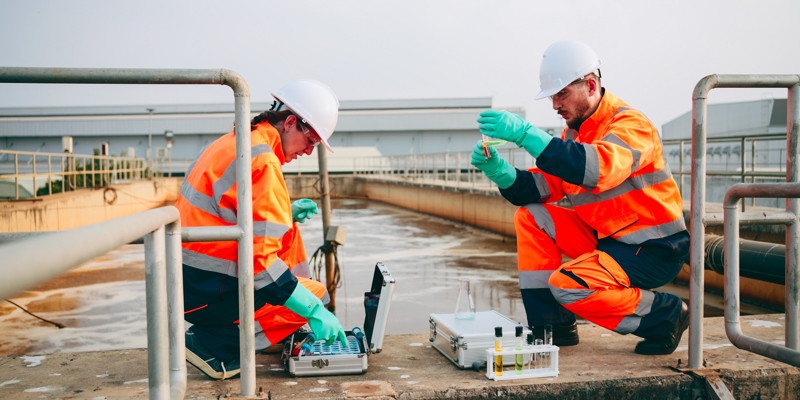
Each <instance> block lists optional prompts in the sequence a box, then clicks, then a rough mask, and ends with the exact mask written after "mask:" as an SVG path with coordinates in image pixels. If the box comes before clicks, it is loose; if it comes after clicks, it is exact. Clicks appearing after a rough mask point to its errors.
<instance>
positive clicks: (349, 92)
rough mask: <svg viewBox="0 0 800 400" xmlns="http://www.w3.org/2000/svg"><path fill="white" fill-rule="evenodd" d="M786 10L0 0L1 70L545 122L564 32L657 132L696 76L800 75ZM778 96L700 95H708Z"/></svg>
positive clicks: (155, 92) (798, 10) (676, 2)
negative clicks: (308, 90)
mask: <svg viewBox="0 0 800 400" xmlns="http://www.w3.org/2000/svg"><path fill="white" fill-rule="evenodd" d="M798 15H800V1H797V0H759V1H739V0H727V1H717V0H699V1H698V0H692V1H686V0H673V1H622V0H597V1H590V0H561V1H548V2H544V1H532V0H527V1H525V0H494V1H474V0H449V1H436V0H426V1H417V0H405V1H394V2H392V1H367V0H362V1H354V0H341V1H310V0H292V1H285V2H276V1H255V0H226V1H209V0H193V1H177V0H176V1H168V0H158V1H150V0H137V1H128V2H121V1H107V0H102V1H93V0H74V1H69V2H67V1H45V0H42V1H13V0H0V66H13V67H92V68H179V69H184V68H201V69H206V68H213V69H216V68H226V69H230V70H234V71H236V72H238V73H239V74H241V75H242V76H243V77H244V78H245V80H246V81H247V82H248V84H249V87H250V91H251V101H253V102H262V101H271V100H272V98H271V96H270V94H269V93H270V91H273V90H276V89H277V88H279V87H280V86H281V85H282V84H284V83H286V82H288V81H291V80H294V79H298V78H312V79H317V80H319V81H322V82H324V83H326V84H327V85H328V86H330V87H331V88H332V89H333V91H334V92H335V93H336V94H337V96H338V97H339V99H340V100H376V99H426V98H461V97H493V99H494V107H496V108H503V107H523V108H525V109H526V111H527V119H528V121H529V122H531V123H533V124H535V125H538V126H559V125H561V124H562V122H561V120H560V118H559V117H558V115H557V114H556V113H555V111H553V110H552V108H551V103H550V102H549V100H547V99H545V100H538V101H537V100H534V99H533V98H534V96H535V95H536V94H537V93H538V91H539V64H540V62H541V57H542V53H543V52H544V50H545V49H546V48H547V47H548V46H549V45H550V44H551V43H553V42H555V41H558V40H563V39H573V40H580V41H583V42H585V43H586V44H588V45H589V46H590V47H591V48H593V49H594V51H595V52H596V53H597V54H598V55H599V56H600V58H602V59H603V60H604V62H605V65H604V66H603V68H602V69H601V71H602V74H603V78H602V83H603V86H604V87H605V88H606V89H607V90H608V91H610V92H611V93H613V94H615V95H616V96H618V97H620V98H622V99H623V100H624V101H626V102H627V103H628V104H630V105H631V106H632V107H634V108H636V109H638V110H640V111H642V112H643V113H644V114H645V115H647V116H648V117H649V118H650V119H651V120H652V122H653V123H654V124H655V125H656V126H657V127H658V128H659V129H661V125H663V124H664V123H666V122H669V121H670V120H672V119H674V118H676V117H678V116H680V115H682V114H683V113H686V112H688V111H690V110H691V95H692V90H693V88H694V86H695V85H696V84H697V82H698V81H699V80H700V79H701V78H703V77H704V76H706V75H711V74H800V51H798V46H797V42H796V40H795V39H794V38H795V37H796V35H797V32H798V31H797V28H796V26H797V16H798ZM792 27H795V28H794V29H792ZM785 97H786V90H785V89H715V90H713V91H712V92H711V94H710V96H709V102H710V103H722V102H731V101H746V100H760V99H763V98H785ZM224 102H231V103H232V102H233V96H232V92H231V90H230V89H229V88H227V87H224V86H206V85H202V86H183V85H182V86H173V85H124V86H123V85H49V84H8V83H2V84H0V107H40V106H41V107H47V106H82V105H86V106H96V105H142V107H143V108H146V107H155V108H156V109H157V108H158V105H162V104H176V103H224ZM253 111H260V110H253Z"/></svg>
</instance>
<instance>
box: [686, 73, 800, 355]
mask: <svg viewBox="0 0 800 400" xmlns="http://www.w3.org/2000/svg"><path fill="white" fill-rule="evenodd" d="M723 87H728V88H749V87H753V88H755V87H784V88H788V90H789V96H788V104H787V135H786V136H787V138H786V140H787V142H786V150H787V151H786V182H787V183H773V184H745V183H739V184H735V185H733V186H732V187H731V188H730V189H729V190H728V192H727V194H726V196H725V203H724V211H725V212H724V218H723V219H722V220H723V221H724V225H725V236H724V240H725V299H726V307H725V331H726V333H727V335H728V339H730V341H731V342H732V343H733V344H734V345H735V346H736V347H738V348H741V349H744V350H748V351H752V352H754V353H757V354H760V355H763V356H766V357H770V358H773V359H776V360H779V361H782V362H785V363H789V364H792V365H794V366H800V352H798V351H797V350H798V342H799V341H800V339H799V337H798V334H799V333H800V329H798V325H799V321H798V319H799V316H798V311H800V307H799V303H798V286H800V281H799V280H798V278H800V274H798V261H799V259H800V250H798V245H800V224H798V223H797V221H798V213H799V212H800V199H798V197H800V184H798V179H799V178H800V165H798V153H799V152H800V144H798V139H800V138H799V137H798V126H800V75H709V76H707V77H705V78H703V79H701V80H700V81H699V82H698V83H697V85H696V86H695V88H694V93H693V96H692V169H691V174H692V176H691V181H692V186H691V190H692V192H691V221H690V224H689V232H690V234H691V243H692V245H691V252H690V264H691V274H690V278H689V296H690V304H689V307H690V315H689V321H690V323H689V364H688V367H689V368H691V369H700V368H701V367H702V364H703V287H704V276H703V270H704V264H703V261H704V257H705V254H704V248H705V246H704V237H705V227H706V226H707V225H712V224H718V223H719V221H720V218H719V217H718V216H713V215H710V214H709V215H708V216H706V214H705V203H706V141H707V138H706V136H707V126H706V125H707V114H706V111H707V103H706V98H707V96H708V92H709V91H711V89H714V88H723ZM742 197H773V198H774V197H778V198H784V197H785V198H786V211H779V212H771V213H770V212H763V213H740V212H739V210H738V202H739V199H740V198H742ZM740 221H741V222H746V223H748V224H751V225H752V224H774V223H784V224H786V225H787V228H786V251H787V254H786V347H782V346H778V345H775V344H771V343H766V342H763V341H760V340H757V339H754V338H752V337H748V336H745V335H744V334H743V333H742V331H741V329H740V325H739V300H738V299H739V276H738V273H739V263H738V261H739V260H738V256H739V235H738V229H739V222H740Z"/></svg>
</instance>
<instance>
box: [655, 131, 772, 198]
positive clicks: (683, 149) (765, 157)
mask: <svg viewBox="0 0 800 400" xmlns="http://www.w3.org/2000/svg"><path fill="white" fill-rule="evenodd" d="M691 140H692V139H668V140H664V141H663V151H664V153H663V154H664V157H665V158H666V159H667V162H668V163H669V165H670V167H671V168H672V175H673V177H674V178H675V181H676V183H677V184H678V190H679V191H680V193H681V198H684V197H685V195H686V191H685V190H684V188H685V185H684V182H685V180H686V179H685V177H686V176H688V175H690V174H691V171H690V170H687V169H686V164H687V163H686V158H689V159H690V160H691V150H690V147H687V146H686V144H687V143H689V144H690V145H691ZM778 141H779V142H783V143H785V142H786V135H785V134H760V135H739V136H719V137H714V138H708V139H707V140H706V142H707V143H716V144H717V145H718V146H716V147H715V148H713V149H712V148H711V147H709V148H708V149H707V150H706V156H711V157H716V156H719V158H720V160H719V162H717V163H715V164H714V167H715V169H713V170H710V171H706V176H707V177H728V178H739V181H740V182H741V183H745V182H747V180H748V178H749V180H750V182H751V183H756V181H757V178H761V179H760V180H772V179H775V178H784V177H786V172H785V171H786V166H785V164H784V163H783V160H785V157H784V152H785V151H786V149H784V148H780V147H778V148H773V146H771V145H769V144H772V142H778ZM758 143H762V144H763V143H767V144H768V146H766V148H765V146H758ZM723 146H724V147H723ZM748 148H749V149H750V152H749V156H750V157H749V158H748ZM774 153H777V154H774ZM722 158H725V161H724V163H723V162H722V160H721V159H722ZM731 159H733V162H731ZM676 160H677V162H675V161H676ZM748 160H749V163H748ZM759 160H761V161H760V162H759ZM676 167H677V170H676V169H675V168H676ZM731 167H734V168H733V169H732V168H731ZM723 184H724V183H722V182H721V183H720V185H709V186H710V187H714V186H722V185H723ZM724 193H725V192H724V191H722V192H721V193H719V195H718V196H716V197H717V198H718V199H719V200H717V201H719V202H722V200H723V197H724ZM755 200H756V199H755V198H751V199H750V206H755V205H756V204H755ZM745 210H746V203H745V202H742V211H745Z"/></svg>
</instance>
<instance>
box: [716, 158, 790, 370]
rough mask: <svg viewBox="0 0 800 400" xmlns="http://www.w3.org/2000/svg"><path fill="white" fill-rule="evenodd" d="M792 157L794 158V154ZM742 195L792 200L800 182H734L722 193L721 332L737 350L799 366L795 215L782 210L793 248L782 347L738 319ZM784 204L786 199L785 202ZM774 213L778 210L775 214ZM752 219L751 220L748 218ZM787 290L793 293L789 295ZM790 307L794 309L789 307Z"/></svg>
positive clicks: (787, 286)
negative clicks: (751, 333) (747, 328)
mask: <svg viewBox="0 0 800 400" xmlns="http://www.w3.org/2000/svg"><path fill="white" fill-rule="evenodd" d="M795 158H796V157H795ZM744 197H789V198H792V199H793V200H795V201H796V199H797V198H798V197H800V183H796V182H784V183H737V184H735V185H733V186H731V188H730V189H729V190H728V194H727V195H726V196H725V202H724V203H723V206H724V214H725V216H724V223H725V234H724V238H723V240H724V242H725V254H724V259H725V271H724V273H725V333H726V334H727V335H728V339H730V341H731V343H733V344H734V345H736V347H738V348H740V349H744V350H747V351H751V352H753V353H757V354H761V355H762V356H765V357H769V358H773V359H775V360H778V361H781V362H785V363H787V364H791V365H794V366H795V367H800V351H797V344H798V342H797V340H798V337H797V333H798V331H797V329H796V326H797V320H798V317H799V316H798V315H797V312H796V310H797V297H796V294H797V282H798V279H797V278H798V270H797V267H798V250H797V245H798V244H800V241H798V239H800V236H798V235H797V233H798V229H797V224H798V219H797V217H798V216H797V214H796V213H795V212H796V211H797V210H794V211H795V212H792V210H790V208H791V207H789V206H788V204H787V210H786V212H784V213H783V214H782V215H783V220H782V221H774V222H773V223H784V224H786V225H788V226H789V228H787V230H786V231H787V232H786V244H787V246H788V244H789V243H790V242H793V243H795V245H794V249H789V248H788V247H787V248H786V253H787V257H786V292H787V293H786V294H787V296H786V336H785V337H786V340H785V343H786V347H783V346H779V345H777V344H774V343H768V342H765V341H763V340H758V339H755V338H753V337H750V336H747V335H745V334H744V333H743V332H742V327H741V322H740V320H739V306H740V303H739V219H740V217H741V218H743V219H746V217H745V216H744V214H745V213H740V212H739V211H738V204H737V203H738V202H739V200H740V199H741V198H744ZM787 203H788V202H787ZM775 214H776V215H777V214H778V213H775ZM750 221H752V219H751V220H750ZM789 292H792V293H794V294H795V296H794V297H793V298H790V297H789ZM793 309H794V310H793Z"/></svg>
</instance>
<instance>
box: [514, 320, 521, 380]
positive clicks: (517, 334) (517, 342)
mask: <svg viewBox="0 0 800 400" xmlns="http://www.w3.org/2000/svg"><path fill="white" fill-rule="evenodd" d="M514 350H522V326H517V327H516V328H515V331H514ZM522 366H523V360H522V353H519V354H515V355H514V372H515V373H516V374H517V375H522Z"/></svg>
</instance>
